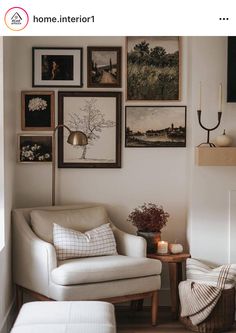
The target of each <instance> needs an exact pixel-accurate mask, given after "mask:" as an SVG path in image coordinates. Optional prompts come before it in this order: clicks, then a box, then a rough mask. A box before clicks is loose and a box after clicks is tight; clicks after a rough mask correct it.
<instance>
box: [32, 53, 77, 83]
mask: <svg viewBox="0 0 236 333" xmlns="http://www.w3.org/2000/svg"><path fill="white" fill-rule="evenodd" d="M32 51H33V61H32V64H33V66H32V67H33V68H32V73H33V83H32V85H33V87H82V86H83V82H82V60H83V54H82V53H83V50H82V48H80V47H78V48H72V47H69V48H59V47H33V49H32Z"/></svg>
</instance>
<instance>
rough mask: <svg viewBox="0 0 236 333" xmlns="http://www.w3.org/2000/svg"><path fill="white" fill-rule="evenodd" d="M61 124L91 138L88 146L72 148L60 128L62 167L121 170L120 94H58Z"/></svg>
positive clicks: (84, 92)
mask: <svg viewBox="0 0 236 333" xmlns="http://www.w3.org/2000/svg"><path fill="white" fill-rule="evenodd" d="M58 123H59V124H65V125H67V126H68V127H69V128H70V129H71V130H72V131H73V130H79V131H82V132H84V133H85V134H86V135H87V137H88V145H87V146H82V147H81V146H77V147H73V146H71V145H69V144H68V143H67V136H68V133H64V131H66V130H65V129H64V128H59V130H58V167H59V168H120V167H121V92H88V91H83V92H76V91H70V92H65V91H63V92H60V91H59V93H58Z"/></svg>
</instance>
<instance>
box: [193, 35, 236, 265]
mask: <svg viewBox="0 0 236 333" xmlns="http://www.w3.org/2000/svg"><path fill="white" fill-rule="evenodd" d="M189 73H191V80H189V86H190V94H189V110H191V111H192V119H191V123H192V131H193V132H192V143H191V146H192V155H191V159H190V169H191V178H190V181H191V189H190V193H191V195H190V201H189V237H190V248H191V254H192V256H193V257H197V258H199V259H202V260H206V261H209V262H212V263H216V264H219V263H227V262H229V261H230V251H231V252H232V251H234V252H235V250H236V245H234V244H233V243H232V244H231V250H230V246H229V245H230V224H231V229H232V228H233V226H234V229H235V227H236V226H235V223H236V219H235V218H236V215H235V214H230V212H231V211H232V210H234V211H235V209H234V207H233V206H234V205H236V200H234V201H233V200H231V201H230V191H232V190H235V189H236V177H235V172H236V168H235V167H199V166H196V165H195V163H194V147H195V146H196V145H198V144H199V143H201V142H204V141H205V140H206V131H204V130H202V129H201V128H200V126H199V125H198V120H197V112H196V110H197V106H198V104H199V97H198V96H199V82H200V81H202V86H203V87H202V88H203V89H202V91H203V103H202V119H203V124H205V125H206V126H210V127H212V126H214V125H215V124H216V123H217V112H218V109H217V107H218V92H219V83H220V82H222V84H223V100H224V103H223V115H222V124H221V126H220V127H219V129H217V130H215V131H214V132H213V133H212V134H211V138H212V139H214V138H215V137H216V136H217V135H219V134H221V133H222V132H223V129H224V128H225V129H226V132H227V133H228V134H230V135H232V137H233V138H234V145H235V144H236V141H235V139H236V131H235V123H236V105H235V104H233V103H228V104H227V103H226V86H227V85H226V80H227V38H226V37H194V38H191V42H190V65H189ZM230 203H231V207H230ZM230 216H231V219H230ZM234 243H235V242H234ZM231 259H232V260H233V257H232V258H231ZM234 260H236V257H234Z"/></svg>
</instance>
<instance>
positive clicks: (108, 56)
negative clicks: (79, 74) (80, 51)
mask: <svg viewBox="0 0 236 333" xmlns="http://www.w3.org/2000/svg"><path fill="white" fill-rule="evenodd" d="M87 82H88V88H120V87H121V47H110V46H109V47H108V46H106V47H101V46H89V47H88V48H87Z"/></svg>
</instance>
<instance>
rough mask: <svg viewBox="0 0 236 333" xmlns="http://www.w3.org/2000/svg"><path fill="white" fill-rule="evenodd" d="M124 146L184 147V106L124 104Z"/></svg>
mask: <svg viewBox="0 0 236 333" xmlns="http://www.w3.org/2000/svg"><path fill="white" fill-rule="evenodd" d="M125 123H126V125H125V146H126V147H131V148H133V147H186V106H126V120H125Z"/></svg>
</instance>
